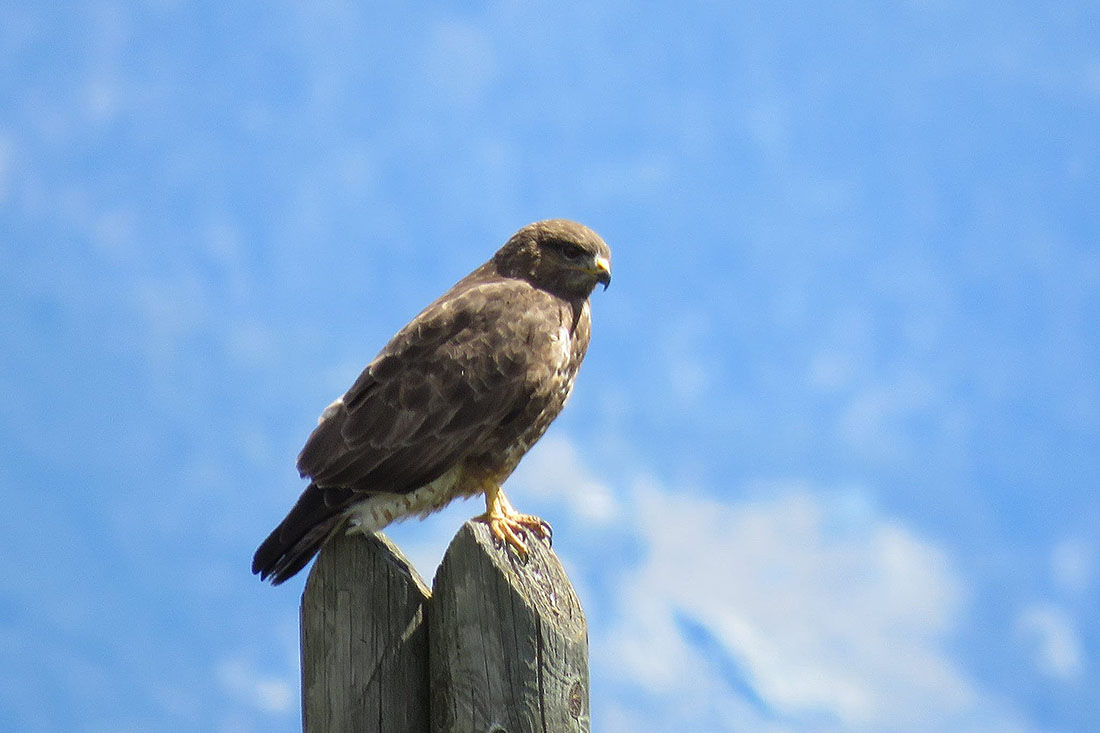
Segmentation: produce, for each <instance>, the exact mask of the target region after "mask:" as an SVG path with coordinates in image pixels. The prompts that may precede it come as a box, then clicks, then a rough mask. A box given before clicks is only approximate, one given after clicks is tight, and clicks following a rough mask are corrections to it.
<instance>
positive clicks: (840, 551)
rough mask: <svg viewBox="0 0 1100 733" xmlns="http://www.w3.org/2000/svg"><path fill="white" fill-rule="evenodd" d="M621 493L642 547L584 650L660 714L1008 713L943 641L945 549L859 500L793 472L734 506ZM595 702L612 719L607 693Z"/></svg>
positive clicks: (843, 720) (821, 727)
mask: <svg viewBox="0 0 1100 733" xmlns="http://www.w3.org/2000/svg"><path fill="white" fill-rule="evenodd" d="M849 493H850V492H849ZM635 494H636V499H635V502H634V503H633V506H636V507H637V514H636V515H635V516H634V517H633V519H632V522H633V524H634V525H635V526H636V527H637V528H638V530H639V536H640V538H642V539H644V540H645V541H647V542H648V547H647V549H646V555H645V558H644V560H643V561H642V562H641V563H640V564H639V565H638V567H637V568H635V569H634V570H633V571H631V572H625V573H624V574H623V576H622V581H621V584H620V587H619V589H618V597H619V598H620V599H621V607H620V613H619V618H618V620H617V622H616V623H615V624H614V626H613V628H611V629H610V630H609V631H608V632H607V638H598V637H596V638H594V639H593V656H594V660H595V663H596V664H597V665H598V667H599V670H600V671H599V674H600V675H603V674H611V675H613V676H614V677H616V678H617V679H618V682H619V683H620V684H623V685H626V686H628V687H641V688H642V690H644V695H643V697H644V698H645V699H647V700H650V701H654V704H657V705H658V706H661V707H663V708H665V711H666V712H667V713H668V714H669V720H679V721H681V723H683V724H684V725H687V727H692V726H695V725H702V726H704V727H708V728H713V727H715V726H718V727H720V728H725V727H731V728H732V727H736V728H738V729H741V730H773V729H774V730H781V729H785V728H786V727H787V726H790V725H793V726H795V727H797V728H798V729H799V730H804V731H805V730H812V731H831V730H846V731H860V730H865V731H872V730H873V731H879V730H895V731H908V730H912V731H935V730H945V731H946V730H958V729H963V728H965V729H967V730H998V731H1005V730H1014V729H1018V728H1019V727H1020V726H1019V725H1018V724H1017V723H1016V722H1015V721H1014V716H1013V715H1012V714H1011V712H1010V711H1008V710H1007V709H1005V708H1004V707H1003V706H1002V704H1000V703H999V702H998V701H996V700H994V699H993V698H991V697H990V696H988V695H987V694H985V693H984V692H983V691H982V690H981V689H980V688H979V687H978V686H977V684H976V683H975V682H974V681H973V680H971V679H970V678H969V677H968V676H967V675H966V673H965V671H964V670H963V669H962V668H961V667H960V666H959V665H958V663H957V662H955V661H954V660H953V659H952V657H951V655H950V654H949V652H948V642H949V640H950V637H951V634H952V632H953V631H954V630H955V629H956V628H957V627H958V625H959V622H960V614H961V611H962V608H963V606H964V600H965V599H964V592H963V589H962V581H961V580H960V578H959V577H958V576H957V574H956V572H955V570H954V569H953V568H952V566H951V563H950V561H949V558H948V557H947V556H946V554H945V553H944V552H943V551H942V550H941V549H940V548H938V547H936V546H935V545H933V544H931V543H930V542H928V541H926V540H924V539H922V538H920V537H919V536H917V535H916V534H914V533H913V532H912V531H910V530H909V529H907V528H906V527H904V526H903V525H901V524H900V523H898V522H895V521H892V520H889V519H886V518H883V517H881V516H878V515H876V514H875V512H874V511H873V510H870V509H869V508H868V507H867V505H866V502H864V503H862V504H861V506H862V508H863V510H861V511H852V500H851V496H849V495H838V496H831V497H830V496H825V497H823V496H821V495H815V494H813V493H810V492H809V491H807V490H806V488H805V487H793V488H792V489H791V490H789V491H788V492H787V493H785V494H784V495H781V496H779V497H778V498H774V499H771V500H768V501H762V502H756V503H744V504H740V505H733V506H731V505H728V504H723V503H720V502H718V501H715V500H711V499H706V498H700V497H698V496H693V495H686V494H685V495H675V494H670V493H668V492H665V491H662V490H661V489H660V488H659V487H657V486H656V485H655V484H652V483H651V484H647V485H642V486H641V487H639V488H637V489H636V490H635ZM607 707H608V714H609V716H610V717H611V718H613V719H625V718H623V717H622V716H623V715H624V713H623V709H624V708H623V707H622V706H616V705H615V704H609V705H608V706H607ZM643 717H644V716H643ZM655 721H656V722H655ZM631 725H632V726H634V727H630V728H624V729H631V730H644V729H653V730H658V729H661V726H662V725H663V723H662V722H660V720H658V719H651V720H650V721H649V723H648V724H647V726H648V728H647V727H646V726H643V727H637V726H638V725H639V721H638V720H634V721H633V722H632V723H631Z"/></svg>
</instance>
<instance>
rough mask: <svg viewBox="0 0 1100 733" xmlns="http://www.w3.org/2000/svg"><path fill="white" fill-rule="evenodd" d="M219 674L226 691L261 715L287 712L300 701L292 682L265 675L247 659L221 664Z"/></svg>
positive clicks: (231, 658)
mask: <svg viewBox="0 0 1100 733" xmlns="http://www.w3.org/2000/svg"><path fill="white" fill-rule="evenodd" d="M216 674H217V679H218V683H219V684H220V685H221V687H222V689H223V690H225V691H226V692H227V693H229V694H230V695H231V696H233V697H235V698H237V699H238V700H240V701H242V702H245V703H247V704H248V705H250V706H251V707H253V708H255V709H256V710H259V711H261V712H264V713H271V714H281V713H286V712H289V711H290V709H291V708H292V707H293V706H294V705H295V704H296V702H297V700H296V697H297V695H296V692H295V689H294V685H293V684H291V682H290V681H288V680H286V679H284V678H282V677H279V676H276V675H267V674H264V673H262V672H260V671H258V670H256V669H255V668H254V667H253V666H252V665H250V664H249V663H248V662H246V661H245V660H243V659H240V658H237V657H230V658H227V659H223V660H222V661H220V662H219V663H218V666H217V670H216Z"/></svg>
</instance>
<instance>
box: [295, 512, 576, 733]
mask: <svg viewBox="0 0 1100 733" xmlns="http://www.w3.org/2000/svg"><path fill="white" fill-rule="evenodd" d="M528 545H529V546H530V555H529V556H528V557H527V559H526V560H521V559H519V558H518V557H517V556H516V554H515V553H514V552H512V551H511V550H509V549H508V548H505V547H502V546H499V545H498V543H496V542H495V541H494V540H493V538H492V537H491V535H490V534H489V530H488V527H486V526H485V525H484V524H483V523H480V522H472V521H471V522H467V523H466V524H465V525H464V526H463V527H462V529H461V530H459V532H458V534H457V535H456V536H455V538H454V540H453V541H452V542H451V546H450V547H449V548H448V549H447V554H446V556H445V557H444V558H443V563H442V564H441V565H440V567H439V571H438V572H437V573H436V577H435V587H434V594H433V595H432V596H431V597H430V598H429V596H428V593H427V590H426V589H425V587H424V584H423V582H422V581H421V580H420V578H419V576H418V575H416V571H415V570H413V569H412V567H411V566H410V565H409V563H408V561H407V560H406V559H405V558H404V556H403V555H402V554H401V552H400V550H398V549H397V547H396V546H394V545H393V544H392V543H391V542H389V540H387V539H385V537H383V536H381V535H379V536H376V537H363V536H361V535H352V536H348V537H343V536H341V537H334V538H333V539H332V540H330V541H329V542H328V543H327V544H326V546H325V548H324V550H322V551H321V555H320V557H319V558H318V560H317V563H316V564H315V565H314V567H313V570H312V571H311V572H310V576H309V580H308V581H307V582H306V589H305V592H304V593H303V594H302V710H303V720H304V728H305V732H306V733H321V732H322V731H324V732H325V733H328V732H339V731H349V732H350V731H355V732H356V733H360V732H373V731H378V732H380V733H405V732H410V733H411V732H412V731H415V732H416V733H428V731H432V732H433V733H443V732H446V733H459V732H466V731H484V732H485V733H526V732H527V731H531V732H534V731H538V732H539V733H557V732H559V731H561V732H562V733H573V732H574V731H577V732H580V731H588V730H589V713H588V632H587V627H586V625H585V620H584V612H583V611H582V610H581V606H580V602H579V601H578V600H577V595H576V593H575V592H574V591H573V587H572V585H571V584H570V583H569V579H568V578H567V577H566V575H565V571H564V570H563V569H562V567H561V563H559V562H558V559H557V557H556V556H555V555H554V553H553V551H552V550H551V549H550V546H549V543H548V542H546V541H544V540H538V539H536V538H533V537H532V538H530V539H529V541H528ZM425 614H426V616H425ZM429 647H430V648H429ZM429 664H430V672H429Z"/></svg>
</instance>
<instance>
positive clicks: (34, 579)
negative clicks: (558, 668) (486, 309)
mask: <svg viewBox="0 0 1100 733" xmlns="http://www.w3.org/2000/svg"><path fill="white" fill-rule="evenodd" d="M1098 28H1100V11H1098V10H1097V9H1096V7H1095V5H1094V4H1092V3H1085V2H1078V3H1075V2H1058V3H1053V2H1052V3H1018V2H1004V3H997V4H991V3H966V2H963V3H960V2H937V1H935V0H928V1H926V2H916V1H914V2H896V3H880V2H863V3H859V2H837V3H828V4H824V5H821V6H820V7H817V6H811V4H809V3H804V4H797V3H776V2H766V3H756V4H752V3H726V4H713V3H680V4H677V5H675V6H672V5H668V6H653V5H649V4H638V3H626V2H622V3H581V4H576V5H570V4H564V3H502V4H468V5H462V6H458V5H453V4H443V3H438V4H436V3H431V4H416V5H411V6H409V7H397V6H396V5H395V6H394V7H369V6H367V5H366V4H359V3H343V2H315V3H308V4H301V3H281V2H275V3H263V4H258V3H245V4H225V3H204V2H194V3H184V2H173V1H171V0H165V1H162V2H147V3H133V2H116V3H107V2H73V3H49V2H42V3H18V2H15V3H12V2H4V3H0V333H2V334H3V341H4V346H3V347H2V348H0V392H2V394H3V395H4V400H3V402H4V407H3V409H0V436H2V438H3V439H2V441H0V492H2V493H0V495H2V496H3V498H4V502H5V506H6V511H4V512H3V513H2V514H0V554H2V556H3V557H4V560H5V562H4V563H3V564H2V565H0V588H2V590H0V729H4V730H19V731H52V730H76V731H150V730H164V731H190V730H194V731H226V732H230V731H235V732H245V731H292V730H296V729H297V727H298V707H297V706H298V681H297V679H298V663H297V604H298V594H299V592H300V589H301V583H302V581H303V578H296V579H295V580H294V581H293V582H290V583H287V584H286V585H285V586H282V587H280V588H277V589H272V588H270V587H266V586H264V585H261V584H260V583H259V582H258V581H257V580H255V579H254V578H253V577H252V576H251V575H250V574H249V572H248V570H249V567H248V566H249V560H250V556H251V552H252V550H253V549H254V547H255V545H256V544H257V543H258V542H259V540H261V539H262V538H263V537H264V536H265V534H266V533H267V532H268V531H269V530H270V529H271V527H272V526H274V524H275V523H276V522H277V521H278V520H279V519H280V518H281V517H282V515H283V513H284V512H285V511H286V510H287V508H288V507H289V506H290V505H291V503H292V502H293V499H294V498H295V497H296V495H297V493H298V492H299V491H300V489H301V488H302V485H301V483H300V482H299V481H298V479H297V475H296V472H295V470H294V457H295V455H296V453H297V451H298V449H299V448H300V445H301V443H302V441H303V440H304V438H305V437H306V435H307V434H308V432H309V430H310V428H311V427H312V425H313V424H314V421H315V420H316V417H317V415H318V414H319V412H320V410H321V409H322V408H323V407H324V406H325V405H326V404H328V402H329V401H330V400H332V399H333V398H334V397H336V396H338V395H339V394H340V393H341V392H342V391H343V390H344V389H345V388H346V387H347V386H348V385H349V384H350V382H351V380H352V379H353V378H354V377H355V375H356V374H357V373H358V371H359V370H360V369H361V368H362V366H363V365H364V364H365V363H366V362H367V361H369V359H370V358H371V357H372V356H373V355H374V353H375V352H376V351H377V350H378V349H379V348H380V347H381V346H382V344H383V343H384V342H385V340H386V339H387V338H388V337H389V336H390V335H391V334H392V333H393V332H394V331H395V330H396V329H397V328H398V327H400V326H401V325H403V324H404V323H405V322H406V321H407V320H408V318H410V317H411V316H412V315H413V314H414V313H415V312H416V311H417V310H419V308H420V307H421V306H423V305H424V304H426V303H427V302H428V301H429V300H431V299H432V298H434V297H435V296H436V295H437V294H439V293H440V292H441V291H442V290H444V289H445V288H446V287H447V286H449V285H450V284H451V283H452V282H454V281H455V280H457V279H458V278H459V277H461V276H462V275H463V274H465V273H466V272H467V271H468V270H470V269H472V268H473V267H474V266H476V265H477V264H479V263H481V262H482V261H484V260H485V259H486V258H487V257H488V256H489V255H490V254H491V253H492V251H493V250H495V249H496V247H498V246H499V245H500V244H501V243H502V242H503V241H504V240H505V239H506V238H507V237H508V236H509V235H510V234H511V233H512V232H513V231H514V230H515V229H517V228H518V227H519V226H521V225H523V224H525V223H527V222H530V221H533V220H536V219H540V218H546V217H552V216H555V217H569V218H575V219H578V220H580V221H583V222H585V223H587V224H589V225H590V226H592V227H593V228H595V229H596V230H597V231H599V232H600V233H601V234H602V235H603V236H604V238H605V239H606V240H607V241H608V243H609V244H610V245H611V247H612V250H613V252H614V268H615V282H614V285H613V287H612V288H611V289H610V290H608V291H607V292H606V293H603V292H599V293H597V294H596V295H595V298H594V301H595V302H594V318H595V328H594V337H593V344H592V348H591V350H590V353H589V357H588V360H587V362H586V364H585V368H584V369H583V370H582V373H581V377H580V380H579V383H578V386H577V389H576V391H575V393H574V395H573V399H572V402H571V403H570V405H569V407H568V409H567V410H566V412H565V413H564V414H563V416H562V417H561V418H560V419H559V421H558V422H557V423H556V424H555V426H554V427H553V428H552V429H551V431H550V433H549V434H548V435H547V437H546V438H545V439H544V441H543V442H542V443H541V444H540V445H539V446H538V447H537V448H536V449H535V451H533V452H532V454H531V455H530V456H529V457H528V459H527V460H526V461H525V463H524V465H522V466H521V468H520V470H519V471H518V472H517V474H516V475H515V476H514V477H513V478H512V479H511V481H510V483H509V487H510V492H509V493H510V495H511V496H512V498H513V500H514V502H515V503H516V504H517V506H519V507H520V508H521V509H522V510H524V511H530V512H535V513H539V514H541V515H542V516H544V517H546V518H547V519H548V520H549V521H551V522H552V523H553V524H554V526H555V547H556V549H557V551H558V553H559V555H560V556H561V558H562V560H563V562H565V564H566V566H567V568H568V570H569V572H570V574H571V576H572V577H573V579H574V581H575V583H576V585H577V588H578V591H579V592H580V594H581V598H582V600H583V602H584V604H585V608H586V611H587V614H588V620H589V626H590V641H591V656H592V716H593V722H594V728H595V729H597V730H601V731H612V732H614V731H666V730H708V731H709V730H714V731H719V730H739V731H741V730H743V731H812V732H815V733H817V732H827V731H1082V730H1096V729H1100V696H1098V695H1097V693H1096V690H1098V689H1100V614H1097V613H1096V609H1097V608H1098V607H1100V529H1098V528H1100V498H1098V491H1097V489H1098V488H1100V450H1098V448H1100V373H1098V371H1100V370H1098V367H1097V365H1098V364H1100V328H1098V327H1097V323H1100V245H1098V242H1100V206H1098V205H1097V202H1098V201H1100V177H1098V175H1097V171H1098V170H1100V135H1098V134H1097V130H1098V129H1100V127H1098V125H1100V30H1098ZM479 511H480V508H479V505H478V503H477V502H471V503H464V504H459V505H457V506H454V507H452V508H450V509H448V510H447V511H445V512H443V513H442V514H440V515H438V516H435V517H433V518H431V519H430V520H428V521H426V522H424V523H418V524H406V525H402V526H400V527H398V528H396V529H395V530H394V531H393V532H392V536H393V537H394V538H395V539H396V540H397V541H398V542H399V543H400V544H401V545H402V546H403V547H405V548H406V549H407V550H408V552H409V553H410V555H411V556H412V557H413V558H414V560H415V561H416V562H417V565H418V567H419V568H420V570H421V572H422V573H423V574H424V575H426V576H429V577H430V576H431V574H432V571H433V569H434V565H435V563H436V562H438V559H439V557H440V556H441V554H442V551H443V549H444V548H445V546H446V544H447V542H448V541H449V539H450V538H451V536H452V535H453V534H454V532H455V530H456V529H457V527H458V526H459V524H460V523H461V522H462V521H463V520H464V519H465V518H467V517H469V516H472V515H473V514H475V513H478V512H479Z"/></svg>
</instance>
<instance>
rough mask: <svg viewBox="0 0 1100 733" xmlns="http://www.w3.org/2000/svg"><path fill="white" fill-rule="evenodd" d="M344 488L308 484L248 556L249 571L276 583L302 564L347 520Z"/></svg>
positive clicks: (348, 494) (348, 497)
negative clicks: (325, 487)
mask: <svg viewBox="0 0 1100 733" xmlns="http://www.w3.org/2000/svg"><path fill="white" fill-rule="evenodd" d="M353 497H354V494H353V492H351V491H349V490H347V489H339V488H327V489H323V488H321V487H319V486H317V485H316V484H310V485H309V486H308V487H306V490H305V491H303V492H302V495H301V496H300V497H298V502H297V503H296V504H295V505H294V508H293V509H291V510H290V513H289V514H287V515H286V518H285V519H284V520H283V521H282V522H280V523H279V526H278V527H276V528H275V530H274V531H273V532H272V533H271V534H270V535H268V537H267V539H266V540H264V541H263V544H261V545H260V547H259V549H257V550H256V554H255V555H254V556H253V557H252V572H253V573H256V574H258V575H259V576H260V579H261V580H268V579H270V580H271V584H272V585H279V583H282V582H283V581H284V580H287V579H288V578H290V577H292V576H293V575H294V574H295V573H297V572H298V571H299V570H301V569H302V568H304V567H305V566H306V563H308V562H309V561H310V560H312V559H313V556H314V555H316V554H317V552H318V551H319V550H320V549H321V545H323V544H324V543H325V540H327V539H328V538H329V537H330V536H332V534H333V533H334V532H336V531H337V530H338V529H339V528H340V527H341V526H342V525H343V524H344V521H345V520H346V519H347V515H346V511H345V510H346V509H347V508H348V506H349V505H350V504H351V503H352V501H353Z"/></svg>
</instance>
